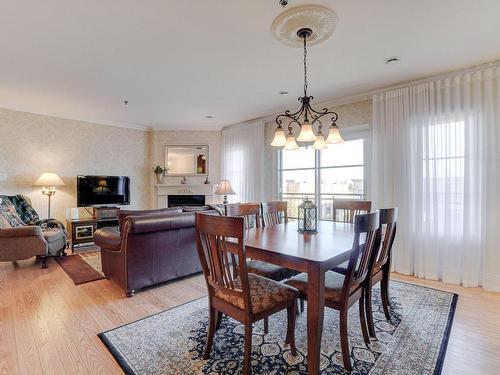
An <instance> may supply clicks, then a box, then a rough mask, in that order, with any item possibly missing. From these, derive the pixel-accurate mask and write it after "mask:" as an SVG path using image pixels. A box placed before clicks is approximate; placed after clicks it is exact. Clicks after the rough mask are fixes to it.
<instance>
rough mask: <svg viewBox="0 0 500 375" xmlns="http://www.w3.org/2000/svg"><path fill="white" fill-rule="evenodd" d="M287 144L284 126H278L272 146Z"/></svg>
mask: <svg viewBox="0 0 500 375" xmlns="http://www.w3.org/2000/svg"><path fill="white" fill-rule="evenodd" d="M285 145H286V136H285V131H284V130H283V128H281V127H278V128H277V129H276V131H275V132H274V138H273V141H272V142H271V146H274V147H283V146H285Z"/></svg>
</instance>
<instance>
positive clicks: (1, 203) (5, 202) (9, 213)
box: [0, 195, 24, 228]
mask: <svg viewBox="0 0 500 375" xmlns="http://www.w3.org/2000/svg"><path fill="white" fill-rule="evenodd" d="M0 214H1V215H2V216H3V217H4V219H5V220H6V221H7V222H8V223H9V225H10V226H11V227H13V228H16V227H22V226H24V223H23V221H22V220H21V218H20V217H19V215H18V214H17V211H16V207H14V205H13V204H12V202H11V201H10V199H9V198H8V197H7V196H5V195H0Z"/></svg>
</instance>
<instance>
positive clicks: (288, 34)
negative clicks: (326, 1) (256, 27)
mask: <svg viewBox="0 0 500 375" xmlns="http://www.w3.org/2000/svg"><path fill="white" fill-rule="evenodd" d="M337 23H338V17H337V15H336V14H335V12H334V11H333V10H331V9H328V8H326V7H324V6H320V5H305V6H299V7H294V8H290V9H288V10H286V11H284V12H283V13H281V14H280V15H279V16H278V17H276V19H275V20H274V21H273V24H272V26H271V31H272V32H273V34H274V36H275V37H276V39H278V41H279V42H281V43H283V44H284V45H286V46H289V47H302V38H300V37H299V36H298V35H297V30H299V29H302V28H308V29H311V30H312V35H311V36H310V37H309V39H308V40H307V43H308V44H309V46H312V45H315V44H318V43H321V42H323V41H325V40H326V39H328V38H329V37H331V36H332V34H333V32H334V31H335V27H336V26H337Z"/></svg>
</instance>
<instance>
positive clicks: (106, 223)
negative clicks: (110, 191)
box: [93, 206, 120, 229]
mask: <svg viewBox="0 0 500 375" xmlns="http://www.w3.org/2000/svg"><path fill="white" fill-rule="evenodd" d="M119 212H120V208H119V207H115V206H106V207H105V206H101V207H94V208H93V215H94V219H95V220H96V222H97V229H99V228H104V227H116V228H118V213H119Z"/></svg>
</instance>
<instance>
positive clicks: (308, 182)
mask: <svg viewBox="0 0 500 375" xmlns="http://www.w3.org/2000/svg"><path fill="white" fill-rule="evenodd" d="M282 181H283V182H282V183H283V190H282V191H283V194H282V196H283V200H284V201H287V203H288V216H290V217H297V207H298V206H299V204H300V203H302V201H303V200H304V198H306V197H307V198H309V199H311V200H312V201H314V200H315V199H314V189H315V186H314V185H315V183H314V181H315V180H314V169H309V170H301V171H283V172H282Z"/></svg>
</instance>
